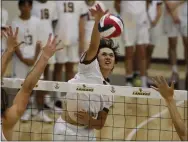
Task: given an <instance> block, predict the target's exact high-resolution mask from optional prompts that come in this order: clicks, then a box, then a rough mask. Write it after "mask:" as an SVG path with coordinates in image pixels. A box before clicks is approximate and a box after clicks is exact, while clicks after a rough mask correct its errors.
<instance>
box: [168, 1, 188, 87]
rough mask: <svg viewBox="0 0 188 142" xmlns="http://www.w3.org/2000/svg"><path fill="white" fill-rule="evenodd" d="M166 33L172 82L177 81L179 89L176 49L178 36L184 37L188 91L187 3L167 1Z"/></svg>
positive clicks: (176, 85) (187, 85)
mask: <svg viewBox="0 0 188 142" xmlns="http://www.w3.org/2000/svg"><path fill="white" fill-rule="evenodd" d="M165 4H166V6H165V13H164V31H165V33H166V35H167V36H168V43H169V47H168V54H169V55H168V56H169V59H170V63H171V65H172V77H171V80H175V81H176V84H175V88H176V89H178V80H179V75H178V69H177V57H176V56H177V55H176V47H177V40H178V35H180V36H181V37H182V41H183V46H184V55H185V60H186V83H185V86H186V89H188V37H187V5H188V4H187V1H186V0H184V1H165Z"/></svg>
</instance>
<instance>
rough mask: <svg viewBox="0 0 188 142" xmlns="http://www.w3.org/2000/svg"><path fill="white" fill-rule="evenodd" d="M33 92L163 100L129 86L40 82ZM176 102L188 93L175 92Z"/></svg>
mask: <svg viewBox="0 0 188 142" xmlns="http://www.w3.org/2000/svg"><path fill="white" fill-rule="evenodd" d="M23 82H24V79H18V78H3V79H2V82H1V85H2V87H6V88H13V89H19V88H21V87H22V84H23ZM33 90H42V91H55V92H73V93H85V94H103V95H117V96H128V97H136V98H152V99H161V98H162V97H161V95H160V94H159V93H158V92H157V91H155V90H154V89H152V88H139V87H129V86H115V85H99V84H72V83H67V82H56V81H43V80H39V81H38V83H37V85H36V87H35V88H34V89H33ZM174 93H175V94H174V99H175V100H187V95H188V92H187V91H185V90H175V92H174Z"/></svg>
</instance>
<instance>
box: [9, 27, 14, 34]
mask: <svg viewBox="0 0 188 142" xmlns="http://www.w3.org/2000/svg"><path fill="white" fill-rule="evenodd" d="M9 34H10V36H13V35H14V34H13V31H12V27H11V26H9Z"/></svg>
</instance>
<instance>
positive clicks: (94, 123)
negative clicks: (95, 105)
mask: <svg viewBox="0 0 188 142" xmlns="http://www.w3.org/2000/svg"><path fill="white" fill-rule="evenodd" d="M103 126H104V122H103V121H102V120H101V119H94V118H91V119H90V121H89V125H88V128H89V129H96V130H100V129H102V127H103Z"/></svg>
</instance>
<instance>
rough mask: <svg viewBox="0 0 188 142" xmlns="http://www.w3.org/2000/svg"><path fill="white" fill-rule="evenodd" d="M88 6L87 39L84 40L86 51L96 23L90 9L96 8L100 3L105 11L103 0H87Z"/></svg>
mask: <svg viewBox="0 0 188 142" xmlns="http://www.w3.org/2000/svg"><path fill="white" fill-rule="evenodd" d="M85 3H86V7H87V8H88V13H87V17H86V23H85V40H84V42H85V43H84V50H85V51H86V50H87V49H88V48H89V44H90V40H91V34H92V29H93V26H94V24H95V18H94V17H93V16H92V15H91V12H90V11H89V9H90V8H95V6H96V5H97V4H99V5H100V7H101V8H102V10H104V11H105V9H106V8H105V6H104V4H103V2H102V1H96V0H85Z"/></svg>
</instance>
